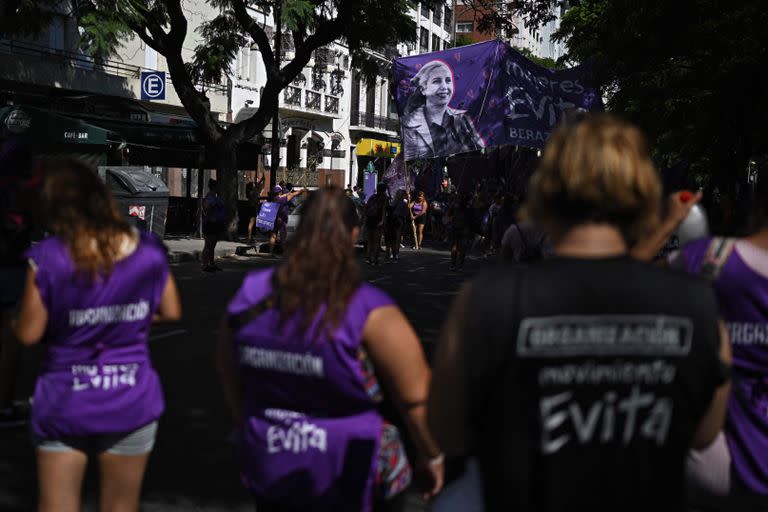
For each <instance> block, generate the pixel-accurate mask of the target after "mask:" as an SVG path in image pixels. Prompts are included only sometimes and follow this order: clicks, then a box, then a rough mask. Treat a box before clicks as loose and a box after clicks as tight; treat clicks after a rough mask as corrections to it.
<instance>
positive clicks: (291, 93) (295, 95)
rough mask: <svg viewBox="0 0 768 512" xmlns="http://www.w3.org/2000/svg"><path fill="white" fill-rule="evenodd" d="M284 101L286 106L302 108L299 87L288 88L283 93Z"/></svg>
mask: <svg viewBox="0 0 768 512" xmlns="http://www.w3.org/2000/svg"><path fill="white" fill-rule="evenodd" d="M283 100H284V101H285V103H286V105H292V106H294V107H300V106H301V89H300V88H298V87H293V86H290V85H289V86H288V87H286V88H285V90H284V91H283Z"/></svg>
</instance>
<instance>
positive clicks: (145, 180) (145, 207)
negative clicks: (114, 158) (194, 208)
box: [106, 167, 168, 240]
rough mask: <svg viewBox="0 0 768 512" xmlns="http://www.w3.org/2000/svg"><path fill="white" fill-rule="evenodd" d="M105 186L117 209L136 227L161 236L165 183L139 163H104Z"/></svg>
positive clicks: (165, 202) (163, 221)
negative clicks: (105, 165) (109, 164)
mask: <svg viewBox="0 0 768 512" xmlns="http://www.w3.org/2000/svg"><path fill="white" fill-rule="evenodd" d="M106 180H107V187H108V188H109V189H110V190H111V191H112V195H114V196H115V199H116V200H117V205H118V208H119V209H120V211H121V212H122V213H123V215H125V216H126V217H127V218H128V221H129V222H130V223H131V224H132V225H134V226H137V227H138V228H139V229H143V230H146V231H152V232H153V233H154V234H155V235H157V236H158V237H159V238H160V239H161V240H162V238H163V237H164V236H165V218H166V215H167V214H168V186H167V185H166V184H165V183H163V180H162V179H160V178H159V177H157V176H155V175H154V174H152V173H151V172H149V171H147V170H146V169H144V168H143V167H107V169H106Z"/></svg>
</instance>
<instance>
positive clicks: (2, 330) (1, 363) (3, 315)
mask: <svg viewBox="0 0 768 512" xmlns="http://www.w3.org/2000/svg"><path fill="white" fill-rule="evenodd" d="M40 182H41V177H40V174H39V173H38V172H36V171H35V165H34V162H33V158H32V153H31V151H30V149H29V147H28V146H27V144H26V143H25V142H23V141H22V140H21V139H8V140H6V141H4V142H3V143H2V145H0V283H2V284H0V428H10V427H18V426H22V425H24V424H25V423H26V421H27V417H28V411H27V410H26V409H25V408H23V407H20V406H17V405H16V403H15V402H14V391H15V385H16V378H17V375H18V372H19V367H20V364H21V346H20V345H19V343H18V341H17V340H16V339H15V337H14V336H13V333H12V332H11V325H10V323H11V317H12V315H13V313H14V311H15V309H16V307H17V305H18V303H19V299H21V293H22V291H23V290H24V277H25V276H26V272H27V265H26V259H25V257H24V252H25V251H26V250H27V249H28V248H29V246H30V245H31V236H32V230H33V227H34V224H35V223H36V222H35V217H36V212H37V209H38V202H39V198H38V195H39V189H40Z"/></svg>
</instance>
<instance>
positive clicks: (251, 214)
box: [245, 174, 266, 243]
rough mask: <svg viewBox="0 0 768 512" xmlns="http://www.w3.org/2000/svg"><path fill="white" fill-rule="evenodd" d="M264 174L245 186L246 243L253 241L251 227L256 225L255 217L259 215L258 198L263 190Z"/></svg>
mask: <svg viewBox="0 0 768 512" xmlns="http://www.w3.org/2000/svg"><path fill="white" fill-rule="evenodd" d="M265 180H266V175H265V174H262V175H261V179H259V181H258V182H256V181H251V182H249V183H248V184H247V185H246V186H245V198H246V199H247V201H248V243H252V242H253V228H255V227H256V217H257V216H258V215H259V207H260V203H259V199H260V198H261V193H262V191H263V190H264V182H265Z"/></svg>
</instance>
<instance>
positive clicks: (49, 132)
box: [0, 105, 121, 151]
mask: <svg viewBox="0 0 768 512" xmlns="http://www.w3.org/2000/svg"><path fill="white" fill-rule="evenodd" d="M14 135H16V136H26V137H29V139H30V141H31V143H32V144H33V146H35V147H37V148H38V149H40V150H43V151H45V150H47V149H51V150H55V149H60V148H61V146H65V145H67V146H68V145H77V146H106V145H107V144H108V143H110V142H120V141H121V137H120V136H119V135H117V134H115V133H113V132H112V131H110V130H108V129H105V128H101V127H99V126H94V125H92V124H90V123H86V122H85V121H83V120H81V119H75V118H72V117H67V116H62V115H59V114H56V113H54V112H50V111H46V110H43V109H39V108H35V107H28V106H18V105H8V106H4V107H0V136H2V137H8V136H14ZM74 151H78V150H76V149H75V150H74Z"/></svg>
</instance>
